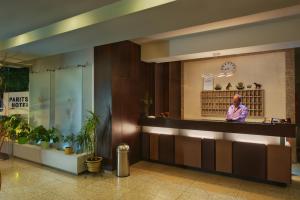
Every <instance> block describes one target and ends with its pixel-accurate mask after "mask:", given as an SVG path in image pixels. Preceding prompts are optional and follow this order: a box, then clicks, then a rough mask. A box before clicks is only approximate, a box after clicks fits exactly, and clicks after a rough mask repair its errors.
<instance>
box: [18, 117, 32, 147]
mask: <svg viewBox="0 0 300 200" xmlns="http://www.w3.org/2000/svg"><path fill="white" fill-rule="evenodd" d="M15 130H16V136H17V140H18V143H19V144H26V143H27V142H28V137H29V133H30V128H29V125H28V123H27V122H25V121H24V120H23V121H21V122H20V124H19V125H18V127H17V128H16V129H15Z"/></svg>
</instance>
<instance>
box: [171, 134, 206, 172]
mask: <svg viewBox="0 0 300 200" xmlns="http://www.w3.org/2000/svg"><path fill="white" fill-rule="evenodd" d="M175 164H177V165H185V166H189V167H196V168H201V139H200V138H192V137H185V136H175Z"/></svg>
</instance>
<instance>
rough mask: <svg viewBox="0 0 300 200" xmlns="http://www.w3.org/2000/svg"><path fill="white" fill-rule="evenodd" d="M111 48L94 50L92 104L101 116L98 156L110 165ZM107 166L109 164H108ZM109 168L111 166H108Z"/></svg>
mask: <svg viewBox="0 0 300 200" xmlns="http://www.w3.org/2000/svg"><path fill="white" fill-rule="evenodd" d="M111 51H112V50H111V46H110V45H104V46H100V47H95V49H94V59H95V60H94V62H95V63H94V102H95V113H96V114H97V115H99V116H101V121H102V123H101V124H100V125H99V126H98V128H97V130H96V133H97V139H98V142H97V147H98V151H97V152H98V155H101V156H103V157H104V158H105V159H108V160H109V161H107V163H111V159H112V148H111V139H112V138H111V137H112V131H111V104H112V100H111V97H112V88H111V82H112V73H111V69H112V68H111V65H110V59H111ZM108 165H109V164H108ZM110 168H111V166H110Z"/></svg>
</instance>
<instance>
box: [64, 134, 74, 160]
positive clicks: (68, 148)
mask: <svg viewBox="0 0 300 200" xmlns="http://www.w3.org/2000/svg"><path fill="white" fill-rule="evenodd" d="M74 141H75V135H74V134H73V133H71V134H70V135H67V136H63V142H64V143H66V144H67V146H65V148H64V152H65V154H67V155H70V154H73V153H74V151H73V147H74Z"/></svg>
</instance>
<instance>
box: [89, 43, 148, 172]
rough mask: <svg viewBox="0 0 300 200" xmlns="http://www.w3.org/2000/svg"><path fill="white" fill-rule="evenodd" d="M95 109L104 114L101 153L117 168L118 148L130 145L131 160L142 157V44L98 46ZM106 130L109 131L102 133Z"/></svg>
mask: <svg viewBox="0 0 300 200" xmlns="http://www.w3.org/2000/svg"><path fill="white" fill-rule="evenodd" d="M94 51H95V56H94V59H95V82H94V88H95V112H96V114H98V115H99V116H101V120H102V124H101V126H100V127H99V130H97V135H99V145H98V146H99V147H100V150H99V154H100V155H102V156H104V157H108V158H109V159H111V162H109V163H112V166H111V168H112V169H113V168H114V167H115V161H116V147H117V146H118V145H119V144H120V143H127V144H129V145H130V149H131V151H130V154H129V155H130V163H134V162H137V161H139V160H140V159H141V144H140V142H141V140H140V132H141V129H140V126H139V125H138V119H139V118H140V116H141V113H142V110H141V105H140V104H141V98H142V91H143V87H141V84H140V83H141V82H142V81H144V79H143V77H142V76H141V75H142V71H141V68H142V67H143V65H142V64H141V61H140V47H139V45H137V44H134V43H132V42H129V41H124V42H118V43H114V44H109V45H103V46H98V47H95V50H94ZM103 131H104V132H105V134H102V133H103Z"/></svg>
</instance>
